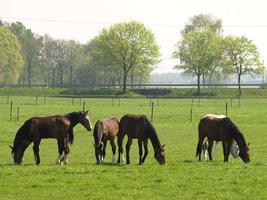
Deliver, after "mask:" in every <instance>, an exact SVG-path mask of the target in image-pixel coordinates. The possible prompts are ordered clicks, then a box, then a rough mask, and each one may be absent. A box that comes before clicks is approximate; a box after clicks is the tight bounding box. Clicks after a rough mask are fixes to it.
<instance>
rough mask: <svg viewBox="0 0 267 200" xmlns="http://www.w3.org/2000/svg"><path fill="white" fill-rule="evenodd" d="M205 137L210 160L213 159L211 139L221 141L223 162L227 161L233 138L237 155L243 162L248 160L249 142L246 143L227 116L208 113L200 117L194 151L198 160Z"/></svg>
mask: <svg viewBox="0 0 267 200" xmlns="http://www.w3.org/2000/svg"><path fill="white" fill-rule="evenodd" d="M205 137H207V138H208V144H209V145H208V154H209V160H210V161H211V160H212V159H213V158H212V146H213V141H222V145H223V154H224V162H228V157H229V154H230V148H231V145H232V143H233V140H234V141H235V142H236V143H237V145H238V148H239V154H238V155H239V156H240V157H241V159H242V160H243V161H244V163H248V162H250V157H249V143H248V144H246V140H245V137H244V136H243V134H242V133H241V132H240V131H239V129H238V127H237V126H236V125H235V124H234V123H233V122H232V120H231V119H230V118H229V117H226V116H224V115H212V114H208V115H206V116H204V117H203V118H201V119H200V121H199V124H198V144H197V151H196V156H199V161H201V148H202V144H203V140H204V139H205Z"/></svg>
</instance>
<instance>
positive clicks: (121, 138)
mask: <svg viewBox="0 0 267 200" xmlns="http://www.w3.org/2000/svg"><path fill="white" fill-rule="evenodd" d="M124 136H125V135H124V134H118V148H119V151H118V163H120V162H121V157H122V162H123V163H124V157H123V146H122V141H123V138H124Z"/></svg>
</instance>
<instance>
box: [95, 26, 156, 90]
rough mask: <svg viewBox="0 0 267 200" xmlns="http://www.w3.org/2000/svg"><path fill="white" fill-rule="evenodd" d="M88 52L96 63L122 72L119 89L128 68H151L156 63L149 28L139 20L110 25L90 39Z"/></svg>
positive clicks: (154, 45) (116, 71)
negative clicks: (90, 45)
mask: <svg viewBox="0 0 267 200" xmlns="http://www.w3.org/2000/svg"><path fill="white" fill-rule="evenodd" d="M91 42H92V47H93V48H92V56H93V57H94V58H95V59H96V60H97V63H98V65H102V66H105V67H109V68H110V69H112V71H113V72H114V73H118V74H120V72H121V73H122V74H123V76H122V78H123V91H124V92H125V89H126V80H127V76H128V73H129V72H130V71H131V70H138V69H145V71H151V70H152V69H153V67H154V65H155V64H157V63H158V57H159V47H158V46H157V44H156V42H155V38H154V35H153V33H152V32H151V31H149V30H147V29H146V27H145V26H144V25H143V24H142V23H139V22H135V21H132V22H130V23H119V24H115V25H112V26H111V27H110V28H109V29H103V30H102V32H101V33H100V34H99V35H98V36H97V37H95V38H94V39H93V40H92V41H91Z"/></svg>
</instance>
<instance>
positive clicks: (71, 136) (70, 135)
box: [68, 128, 74, 144]
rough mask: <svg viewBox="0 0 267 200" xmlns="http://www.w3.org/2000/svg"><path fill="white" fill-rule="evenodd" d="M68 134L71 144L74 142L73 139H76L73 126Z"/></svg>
mask: <svg viewBox="0 0 267 200" xmlns="http://www.w3.org/2000/svg"><path fill="white" fill-rule="evenodd" d="M68 136H69V143H70V144H73V141H74V134H73V128H71V129H70V130H69V131H68Z"/></svg>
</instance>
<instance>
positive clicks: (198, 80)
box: [197, 74, 201, 95]
mask: <svg viewBox="0 0 267 200" xmlns="http://www.w3.org/2000/svg"><path fill="white" fill-rule="evenodd" d="M200 76H201V74H198V75H197V95H200Z"/></svg>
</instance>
